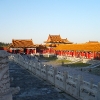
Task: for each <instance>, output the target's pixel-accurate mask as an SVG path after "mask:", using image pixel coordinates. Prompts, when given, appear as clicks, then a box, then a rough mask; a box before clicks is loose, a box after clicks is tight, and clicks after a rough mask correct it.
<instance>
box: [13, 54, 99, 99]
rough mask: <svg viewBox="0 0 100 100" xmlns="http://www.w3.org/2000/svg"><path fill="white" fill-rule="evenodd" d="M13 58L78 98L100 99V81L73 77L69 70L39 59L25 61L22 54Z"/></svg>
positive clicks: (33, 72)
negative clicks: (58, 68) (41, 61)
mask: <svg viewBox="0 0 100 100" xmlns="http://www.w3.org/2000/svg"><path fill="white" fill-rule="evenodd" d="M12 60H13V61H15V62H16V63H18V64H20V65H21V66H22V67H24V68H26V69H27V70H28V71H30V72H31V73H32V74H35V75H37V76H38V77H40V78H42V79H44V80H47V81H49V82H50V83H51V84H53V85H55V87H57V88H59V89H61V90H62V91H64V92H66V93H67V94H69V95H71V96H73V97H74V98H76V99H78V100H100V83H98V85H95V84H93V80H91V81H90V82H86V81H84V80H83V78H82V76H80V75H79V76H78V77H76V76H74V77H72V76H70V75H69V74H68V73H67V72H60V71H57V69H56V68H53V67H51V66H48V65H43V64H41V63H40V62H38V60H37V61H36V60H35V61H34V60H33V61H25V59H24V58H23V57H22V56H21V55H14V56H13V57H12Z"/></svg>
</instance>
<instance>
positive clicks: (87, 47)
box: [55, 43, 100, 51]
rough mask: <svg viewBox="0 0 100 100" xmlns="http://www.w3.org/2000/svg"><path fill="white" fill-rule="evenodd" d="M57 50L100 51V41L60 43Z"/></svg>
mask: <svg viewBox="0 0 100 100" xmlns="http://www.w3.org/2000/svg"><path fill="white" fill-rule="evenodd" d="M55 50H80V51H100V43H96V44H94V43H91V44H89V43H84V44H60V45H59V46H58V47H56V48H55Z"/></svg>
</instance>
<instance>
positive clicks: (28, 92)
mask: <svg viewBox="0 0 100 100" xmlns="http://www.w3.org/2000/svg"><path fill="white" fill-rule="evenodd" d="M9 71H10V77H13V78H14V80H13V81H12V82H11V87H16V86H19V87H20V89H21V90H20V92H19V93H18V94H16V95H14V96H13V100H75V99H74V98H72V97H70V96H69V95H67V94H65V93H63V92H62V91H60V90H57V89H56V88H55V87H54V86H52V85H51V84H49V83H48V82H46V81H44V80H41V79H39V78H38V77H36V76H35V75H32V74H31V73H29V72H28V71H27V70H25V69H23V68H21V67H20V66H19V65H17V64H15V63H14V62H10V63H9Z"/></svg>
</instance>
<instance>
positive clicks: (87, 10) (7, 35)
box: [0, 0, 100, 44]
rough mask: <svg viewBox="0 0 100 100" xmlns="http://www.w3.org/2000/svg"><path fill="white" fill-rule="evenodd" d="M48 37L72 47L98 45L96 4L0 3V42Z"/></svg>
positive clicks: (55, 0)
mask: <svg viewBox="0 0 100 100" xmlns="http://www.w3.org/2000/svg"><path fill="white" fill-rule="evenodd" d="M49 34H52V35H57V34H58V35H59V34H60V35H61V37H62V38H68V40H70V41H71V42H74V43H84V42H87V41H89V40H91V41H99V42H100V0H0V41H1V42H7V43H11V42H12V39H33V42H34V43H35V44H40V43H43V42H44V41H45V40H47V37H48V35H49Z"/></svg>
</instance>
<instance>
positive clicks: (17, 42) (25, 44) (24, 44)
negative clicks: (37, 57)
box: [9, 39, 36, 54]
mask: <svg viewBox="0 0 100 100" xmlns="http://www.w3.org/2000/svg"><path fill="white" fill-rule="evenodd" d="M9 48H10V51H11V52H12V53H25V54H33V53H36V45H34V43H33V41H32V39H13V40H12V43H11V45H10V46H9Z"/></svg>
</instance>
